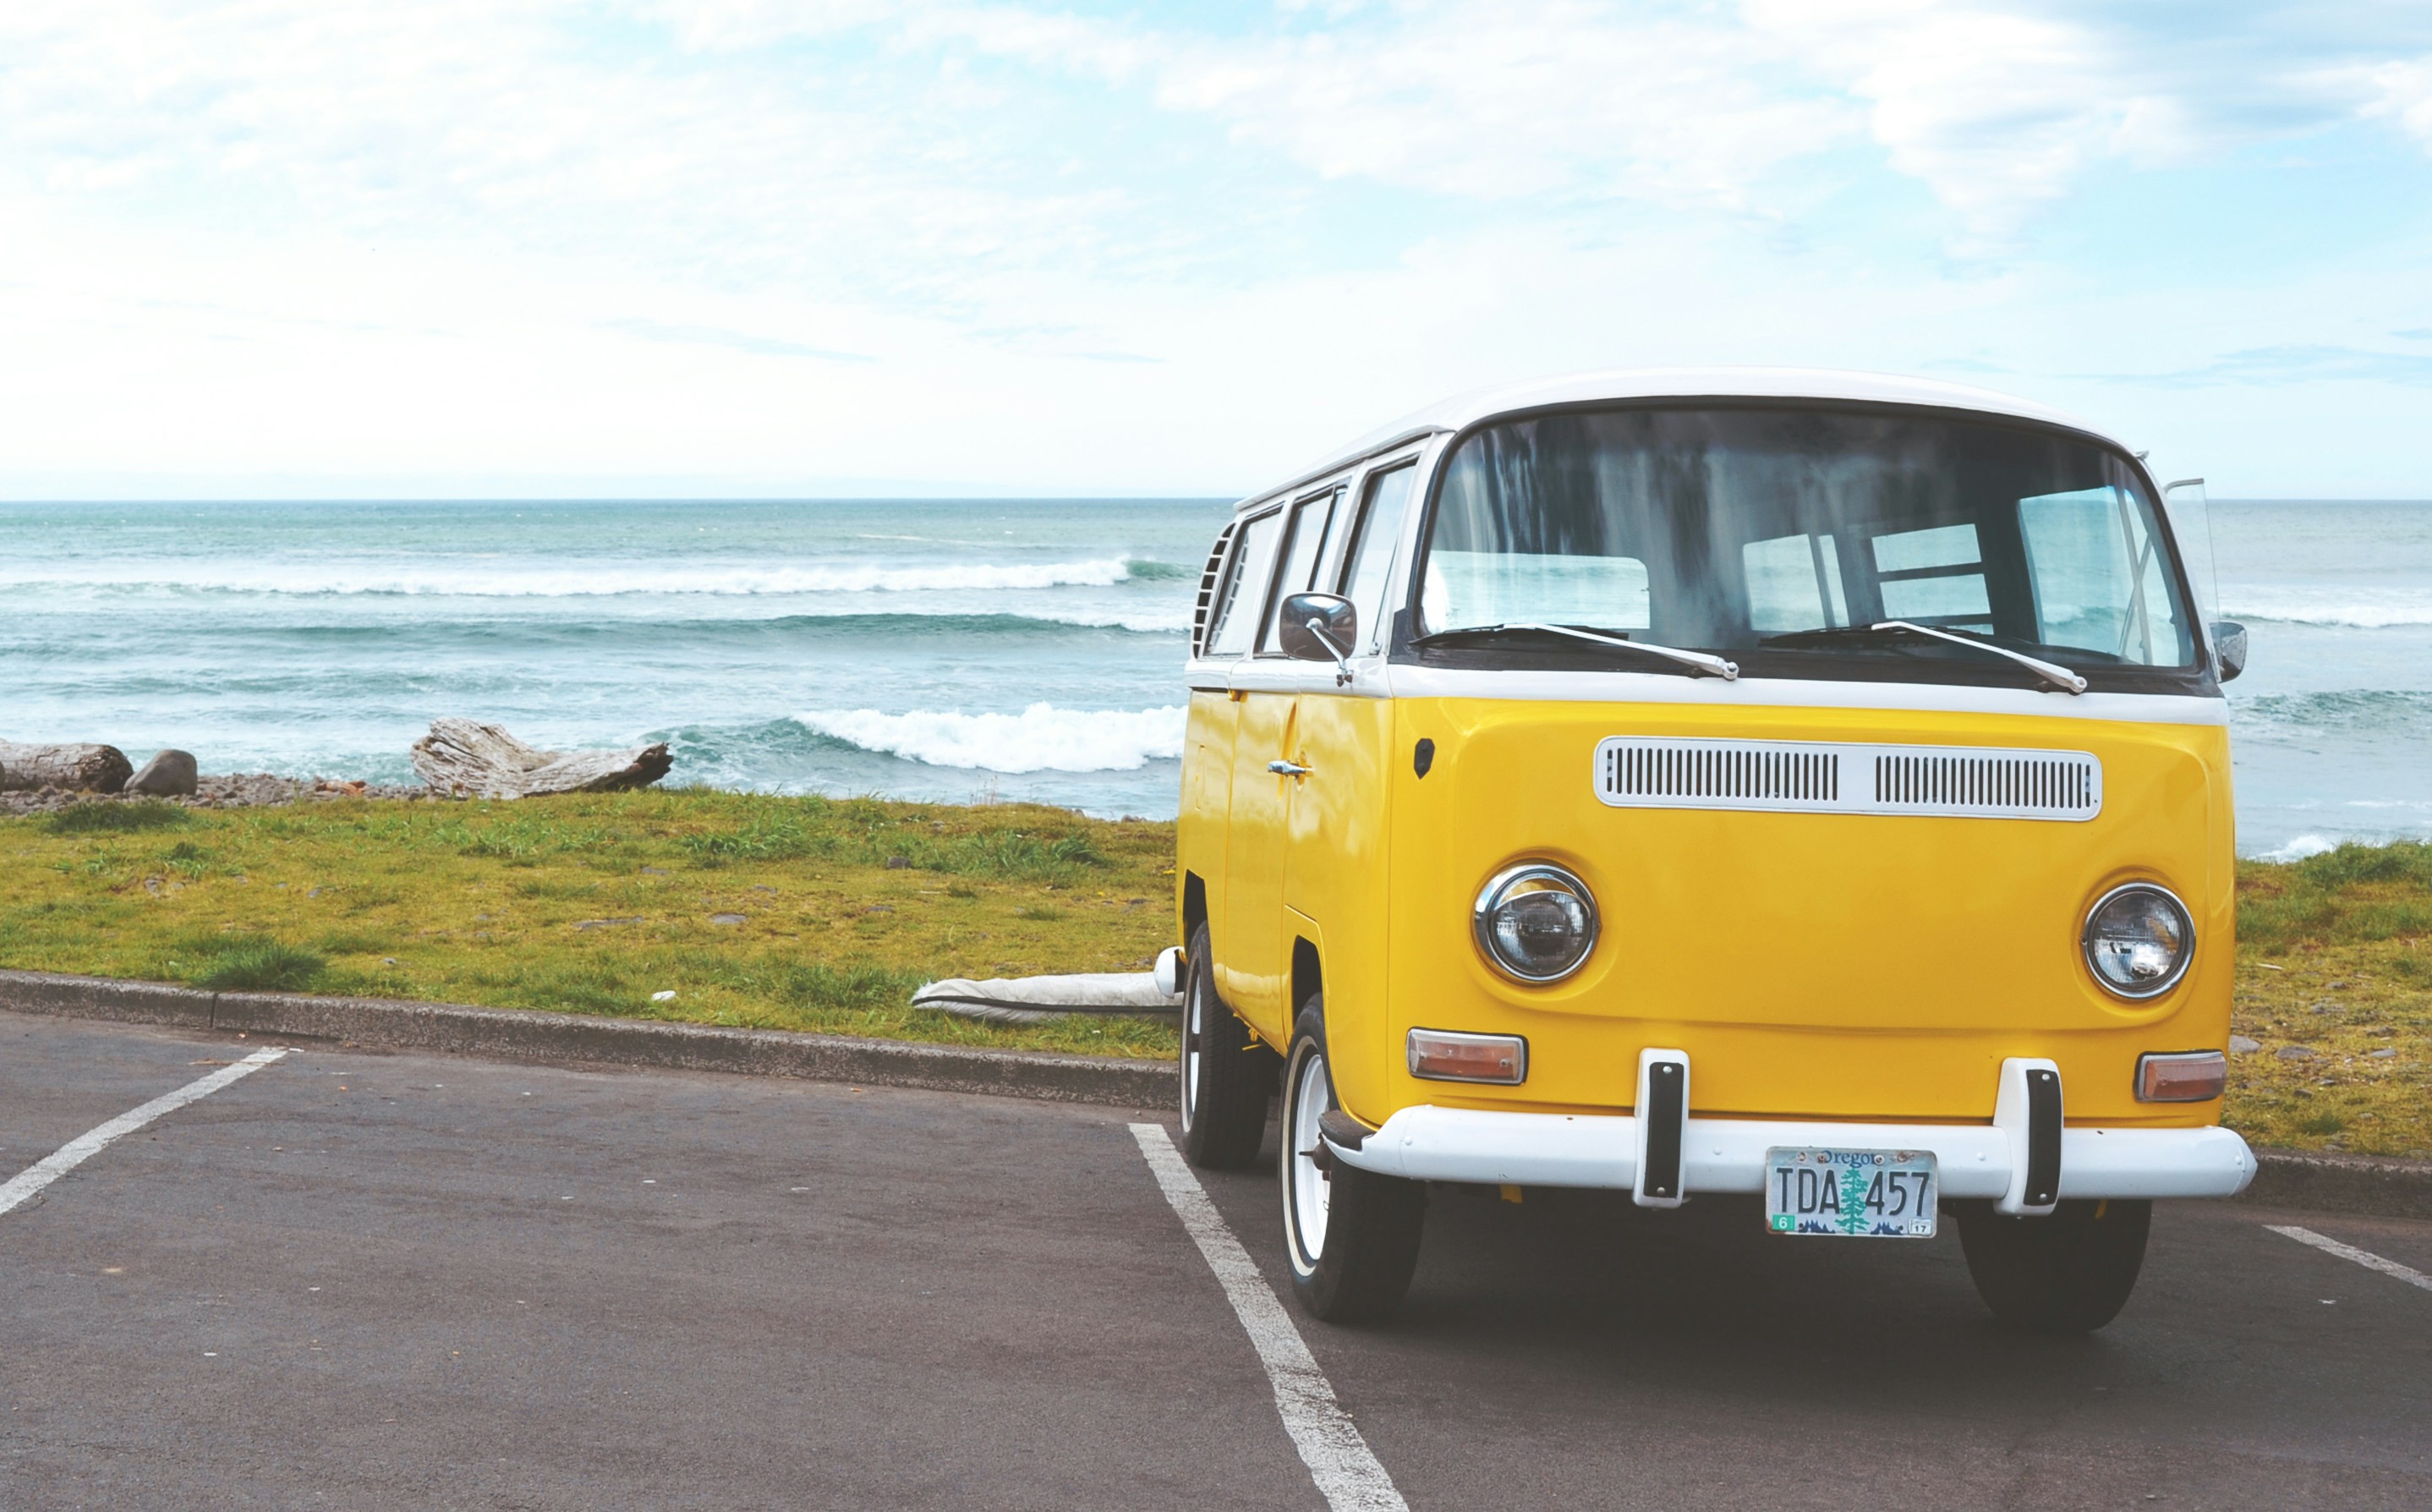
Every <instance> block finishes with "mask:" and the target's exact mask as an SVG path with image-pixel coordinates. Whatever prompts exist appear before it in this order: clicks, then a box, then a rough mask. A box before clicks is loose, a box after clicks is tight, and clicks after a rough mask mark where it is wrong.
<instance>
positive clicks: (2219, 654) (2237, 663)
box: [2209, 620, 2246, 683]
mask: <svg viewBox="0 0 2432 1512" xmlns="http://www.w3.org/2000/svg"><path fill="white" fill-rule="evenodd" d="M2209 628H2210V629H2211V631H2212V656H2213V667H2214V671H2217V672H2218V673H2219V674H2220V676H2221V681H2222V682H2224V683H2226V682H2233V681H2235V680H2236V679H2237V677H2238V673H2239V672H2242V671H2246V627H2245V626H2244V625H2242V624H2239V623H2238V621H2237V620H2214V621H2213V622H2212V624H2211V625H2210V627H2209Z"/></svg>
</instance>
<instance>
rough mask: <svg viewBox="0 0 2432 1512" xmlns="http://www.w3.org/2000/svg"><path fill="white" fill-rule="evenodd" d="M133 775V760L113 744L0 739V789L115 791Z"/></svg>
mask: <svg viewBox="0 0 2432 1512" xmlns="http://www.w3.org/2000/svg"><path fill="white" fill-rule="evenodd" d="M134 774H135V763H133V762H132V761H129V760H127V753H126V752H124V751H121V750H120V749H118V747H116V746H114V745H20V744H17V743H16V742H14V741H11V740H0V792H31V791H33V790H35V789H37V788H66V789H70V790H74V791H77V792H116V791H117V790H119V789H121V788H124V787H126V786H127V778H129V777H131V776H133V775H134Z"/></svg>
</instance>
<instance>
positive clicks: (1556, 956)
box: [1470, 861, 1597, 987]
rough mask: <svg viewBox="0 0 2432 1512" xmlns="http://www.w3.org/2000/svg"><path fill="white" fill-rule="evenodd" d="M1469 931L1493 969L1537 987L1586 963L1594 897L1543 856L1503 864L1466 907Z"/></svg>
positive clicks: (1591, 945)
mask: <svg viewBox="0 0 2432 1512" xmlns="http://www.w3.org/2000/svg"><path fill="white" fill-rule="evenodd" d="M1470 931H1471V933H1472V935H1473V936H1475V938H1476V939H1477V942H1478V950H1479V952H1480V953H1481V954H1483V955H1484V956H1485V957H1486V959H1487V960H1488V961H1490V962H1491V963H1493V965H1494V967H1495V970H1497V971H1499V972H1501V973H1503V975H1505V976H1506V977H1511V978H1512V980H1514V981H1519V982H1526V983H1528V985H1530V986H1532V987H1542V986H1545V984H1547V983H1549V982H1558V981H1561V980H1562V978H1563V977H1568V976H1570V975H1571V974H1572V973H1574V972H1576V971H1578V970H1579V968H1580V967H1581V966H1584V965H1586V964H1587V960H1588V957H1589V956H1591V955H1593V954H1595V952H1596V934H1597V926H1596V897H1595V895H1594V894H1593V893H1591V892H1588V885H1587V884H1586V883H1585V882H1582V881H1580V880H1579V877H1578V876H1577V875H1573V874H1572V873H1570V872H1568V871H1566V870H1564V869H1563V868H1562V867H1559V866H1556V865H1554V864H1552V863H1551V862H1549V861H1527V862H1523V863H1522V864H1520V865H1518V866H1512V867H1507V868H1505V869H1504V870H1503V871H1500V872H1497V873H1495V875H1494V876H1492V877H1490V878H1489V879H1488V880H1487V883H1486V886H1485V888H1484V889H1482V890H1481V891H1480V892H1478V901H1477V903H1475V904H1474V905H1472V906H1471V909H1470Z"/></svg>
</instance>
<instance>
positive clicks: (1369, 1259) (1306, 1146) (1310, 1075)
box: [1280, 996, 1427, 1323]
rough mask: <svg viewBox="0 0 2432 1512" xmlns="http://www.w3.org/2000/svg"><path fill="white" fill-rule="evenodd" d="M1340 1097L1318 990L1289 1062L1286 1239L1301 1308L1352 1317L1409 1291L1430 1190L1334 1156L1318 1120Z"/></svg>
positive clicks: (1370, 1313) (1380, 1311)
mask: <svg viewBox="0 0 2432 1512" xmlns="http://www.w3.org/2000/svg"><path fill="white" fill-rule="evenodd" d="M1334 1105H1335V1103H1334V1079H1333V1077H1332V1076H1331V1075H1330V1074H1329V1073H1328V1072H1327V1070H1326V1013H1325V1004H1324V1003H1323V1001H1322V1000H1321V999H1319V998H1318V997H1315V996H1312V997H1310V998H1309V1003H1308V1005H1307V1006H1306V1007H1304V1008H1303V1009H1302V1010H1301V1014H1300V1020H1299V1022H1298V1023H1296V1024H1294V1025H1293V1026H1292V1054H1291V1055H1290V1056H1288V1057H1287V1058H1286V1059H1285V1061H1284V1116H1283V1126H1284V1127H1283V1136H1284V1137H1283V1154H1282V1158H1281V1162H1280V1164H1281V1167H1282V1186H1283V1198H1284V1243H1285V1247H1286V1248H1287V1249H1289V1250H1290V1251H1291V1254H1292V1293H1293V1295H1294V1296H1296V1297H1298V1298H1299V1299H1300V1304H1301V1306H1302V1307H1304V1308H1306V1309H1308V1311H1309V1315H1310V1316H1311V1317H1318V1318H1323V1319H1324V1320H1326V1322H1329V1323H1350V1322H1358V1321H1360V1320H1362V1319H1367V1318H1375V1317H1383V1316H1384V1315H1385V1314H1387V1313H1390V1312H1392V1311H1393V1308H1394V1306H1395V1305H1396V1304H1397V1303H1399V1302H1400V1301H1401V1300H1402V1297H1403V1294H1404V1293H1406V1292H1408V1291H1409V1290H1410V1274H1411V1272H1412V1271H1414V1270H1416V1269H1417V1268H1418V1264H1419V1233H1420V1230H1421V1227H1422V1225H1423V1223H1424V1221H1425V1219H1426V1216H1427V1188H1426V1187H1424V1186H1422V1185H1420V1184H1419V1183H1418V1182H1416V1181H1402V1180H1400V1179H1398V1178H1395V1177H1391V1176H1379V1175H1377V1174H1376V1172H1374V1171H1363V1170H1360V1168H1359V1167H1357V1166H1353V1165H1346V1164H1343V1162H1341V1161H1339V1160H1336V1159H1334V1158H1333V1156H1332V1154H1331V1152H1329V1151H1327V1150H1326V1148H1325V1147H1324V1146H1323V1145H1322V1144H1321V1143H1320V1142H1319V1140H1318V1120H1319V1119H1320V1118H1323V1117H1324V1116H1325V1115H1326V1112H1327V1111H1328V1110H1329V1109H1331V1108H1333V1107H1334Z"/></svg>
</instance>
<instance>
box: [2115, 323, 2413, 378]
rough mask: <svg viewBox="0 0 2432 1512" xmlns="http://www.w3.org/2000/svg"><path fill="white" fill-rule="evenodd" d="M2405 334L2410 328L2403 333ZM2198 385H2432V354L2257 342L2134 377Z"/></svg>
mask: <svg viewBox="0 0 2432 1512" xmlns="http://www.w3.org/2000/svg"><path fill="white" fill-rule="evenodd" d="M2401 334H2404V332H2401ZM2129 381H2130V382H2148V383H2166V384H2170V385H2172V386H2175V387H2194V386H2201V385H2204V384H2212V383H2311V382H2368V383H2402V384H2406V385H2407V386H2409V387H2427V386H2432V356H2424V355H2421V354H2418V353H2415V352H2399V351H2371V350H2366V349H2364V348H2356V347H2312V346H2286V347H2256V348H2250V349H2248V350H2245V351H2233V352H2229V353H2226V354H2224V355H2222V356H2221V357H2218V358H2215V359H2214V360H2213V361H2211V362H2209V363H2206V364H2204V365H2203V366H2200V367H2189V368H2182V369H2180V370H2179V371H2177V372H2170V373H2156V374H2153V375H2151V376H2150V377H2142V378H2136V379H2131V380H2129Z"/></svg>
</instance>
